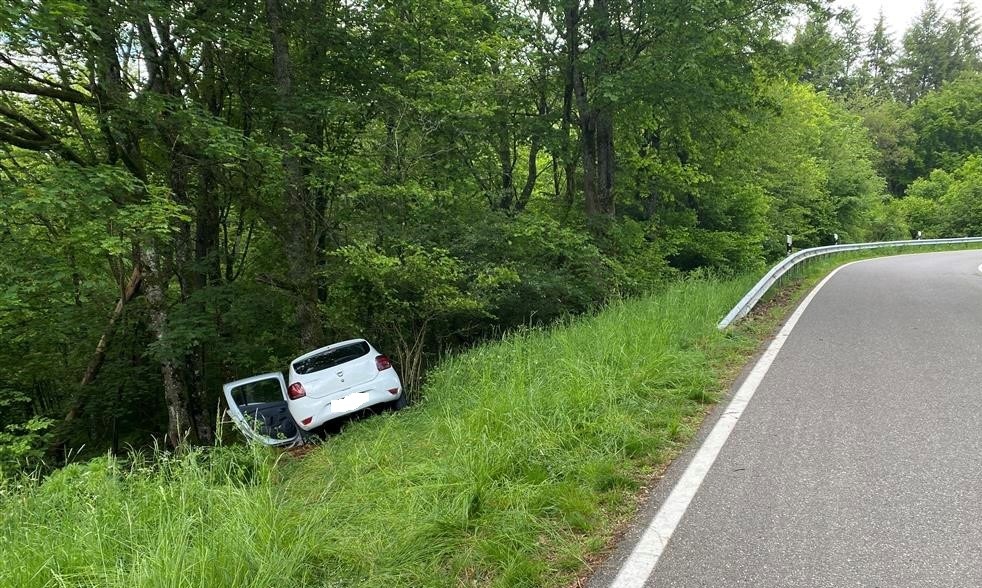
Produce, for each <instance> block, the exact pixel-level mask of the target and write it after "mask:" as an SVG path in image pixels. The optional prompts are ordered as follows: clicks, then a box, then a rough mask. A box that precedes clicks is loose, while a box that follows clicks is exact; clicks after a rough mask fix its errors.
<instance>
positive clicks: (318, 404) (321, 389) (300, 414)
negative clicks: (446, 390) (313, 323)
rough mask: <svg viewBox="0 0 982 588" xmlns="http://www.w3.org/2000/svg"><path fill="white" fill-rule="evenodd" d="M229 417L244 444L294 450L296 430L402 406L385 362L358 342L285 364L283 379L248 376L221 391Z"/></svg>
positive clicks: (273, 375) (399, 384)
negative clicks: (374, 409)
mask: <svg viewBox="0 0 982 588" xmlns="http://www.w3.org/2000/svg"><path fill="white" fill-rule="evenodd" d="M223 389H224V391H225V399H226V400H227V401H228V408H229V416H231V417H232V420H233V421H234V422H235V424H236V425H238V427H239V428H240V429H242V432H243V434H245V436H246V437H247V438H249V439H253V440H256V441H259V442H262V443H265V444H267V445H294V444H296V443H298V442H299V441H300V438H301V434H302V431H310V430H312V429H315V428H317V427H319V426H321V425H323V424H324V423H326V422H327V421H329V420H331V419H334V418H337V417H340V416H344V415H346V414H350V413H352V412H355V411H357V410H361V409H363V408H367V407H369V406H373V405H377V404H382V403H390V404H391V406H392V407H393V408H396V409H399V408H403V407H404V406H405V405H406V397H405V396H404V395H403V393H402V382H401V381H400V380H399V375H398V374H396V371H395V369H393V367H392V363H391V362H390V361H389V358H387V357H386V356H384V355H382V354H381V353H379V352H378V351H376V350H375V348H374V347H372V345H371V344H370V343H369V342H368V341H365V340H364V339H352V340H350V341H342V342H340V343H335V344H333V345H328V346H327V347H321V348H320V349H318V350H316V351H311V352H310V353H308V354H306V355H301V356H300V357H298V358H296V359H294V360H293V361H292V362H290V372H289V384H287V382H286V380H285V379H284V378H283V374H281V373H279V372H272V373H268V374H262V375H259V376H252V377H251V378H245V379H242V380H236V381H235V382H229V383H228V384H225V386H223Z"/></svg>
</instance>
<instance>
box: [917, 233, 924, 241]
mask: <svg viewBox="0 0 982 588" xmlns="http://www.w3.org/2000/svg"><path fill="white" fill-rule="evenodd" d="M921 238H923V234H922V233H921V232H920V231H917V240H918V241H920V240H921Z"/></svg>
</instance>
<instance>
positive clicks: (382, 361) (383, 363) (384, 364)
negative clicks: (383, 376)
mask: <svg viewBox="0 0 982 588" xmlns="http://www.w3.org/2000/svg"><path fill="white" fill-rule="evenodd" d="M375 367H377V368H378V371H380V372H381V371H385V370H387V369H389V368H390V367H392V362H391V361H389V358H388V357H386V356H384V355H379V356H378V357H376V358H375Z"/></svg>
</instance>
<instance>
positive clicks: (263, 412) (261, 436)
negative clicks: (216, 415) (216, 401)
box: [222, 372, 300, 445]
mask: <svg viewBox="0 0 982 588" xmlns="http://www.w3.org/2000/svg"><path fill="white" fill-rule="evenodd" d="M222 389H223V390H224V391H225V400H226V401H228V412H229V416H231V417H232V420H233V421H235V424H236V425H237V426H238V427H239V429H241V430H242V434H243V435H245V436H246V438H247V439H251V440H253V441H259V442H260V443H265V444H266V445H295V444H297V443H298V442H299V441H300V428H299V427H297V423H296V422H294V420H293V417H292V416H290V410H289V409H288V408H287V405H286V381H285V380H284V379H283V374H281V373H278V372H273V373H269V374H262V375H259V376H252V377H251V378H245V379H242V380H236V381H235V382H229V383H228V384H225V385H224V386H222Z"/></svg>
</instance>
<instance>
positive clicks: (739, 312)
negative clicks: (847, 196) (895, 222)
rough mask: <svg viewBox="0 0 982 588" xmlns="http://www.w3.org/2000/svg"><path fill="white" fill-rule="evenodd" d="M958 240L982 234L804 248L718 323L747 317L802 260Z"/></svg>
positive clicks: (722, 326)
mask: <svg viewBox="0 0 982 588" xmlns="http://www.w3.org/2000/svg"><path fill="white" fill-rule="evenodd" d="M959 243H982V237H960V238H955V239H919V240H916V241H877V242H875V243H850V244H847V245H829V246H826V247H812V248H811V249H802V250H801V251H797V252H795V253H792V254H791V255H789V256H787V257H785V258H784V259H782V260H781V261H780V262H778V263H777V265H775V266H774V267H772V268H771V269H770V271H769V272H767V273H766V274H765V275H764V277H763V278H761V279H760V281H759V282H757V284H756V285H755V286H754V287H753V288H751V289H750V291H749V292H747V294H746V295H745V296H744V297H743V298H742V299H741V300H740V302H738V303H737V305H736V306H734V307H733V310H731V311H730V312H729V313H728V314H727V315H726V316H725V317H723V320H721V321H720V322H719V324H717V325H716V326H717V327H718V328H719V329H720V330H722V329H725V328H726V327H728V326H730V325H731V324H733V323H734V322H736V321H738V320H740V319H741V318H743V317H745V316H747V314H749V313H750V311H751V310H753V308H754V306H756V305H757V303H758V302H760V299H761V298H763V297H764V295H765V294H767V292H768V290H770V289H771V287H772V286H774V284H776V283H777V282H778V280H780V279H781V278H782V277H783V276H784V275H785V274H787V273H788V272H789V271H790V270H792V269H793V268H795V267H796V266H798V265H799V264H800V263H802V262H804V261H807V260H809V259H814V258H816V257H823V256H826V255H830V254H833V253H841V252H843V251H862V250H864V249H878V248H881V247H907V246H915V247H917V246H925V245H949V244H951V245H957V244H959Z"/></svg>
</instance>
